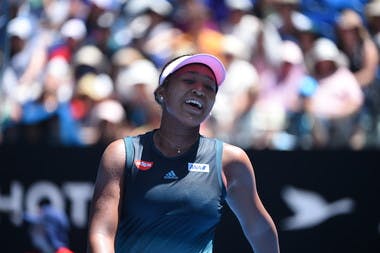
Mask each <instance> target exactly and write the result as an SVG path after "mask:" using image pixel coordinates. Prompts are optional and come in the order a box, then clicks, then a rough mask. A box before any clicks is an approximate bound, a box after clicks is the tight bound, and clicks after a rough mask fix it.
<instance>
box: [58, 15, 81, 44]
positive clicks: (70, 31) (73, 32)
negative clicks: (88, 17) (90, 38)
mask: <svg viewBox="0 0 380 253" xmlns="http://www.w3.org/2000/svg"><path fill="white" fill-rule="evenodd" d="M86 33H87V29H86V25H85V23H84V21H83V20H81V19H78V18H73V19H70V20H68V21H66V22H65V23H64V24H63V25H62V28H61V34H62V35H63V36H64V37H67V38H73V39H75V40H81V39H83V38H84V37H85V36H86Z"/></svg>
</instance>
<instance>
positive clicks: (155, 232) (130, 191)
mask: <svg viewBox="0 0 380 253" xmlns="http://www.w3.org/2000/svg"><path fill="white" fill-rule="evenodd" d="M153 132H154V131H152V132H148V133H146V134H144V135H139V136H134V137H127V138H125V139H124V141H125V145H126V150H127V161H126V171H125V172H126V173H125V181H124V182H125V183H124V186H125V188H124V196H123V202H122V203H123V205H122V211H121V216H120V220H119V225H118V231H117V235H116V241H115V250H116V252H117V253H198V252H199V253H212V247H213V239H214V234H215V228H216V225H217V224H218V222H219V220H220V217H221V211H222V210H221V209H222V206H223V203H224V198H225V188H224V185H223V183H222V178H221V170H222V142H221V141H219V140H217V139H213V138H206V137H203V136H200V138H199V140H198V141H197V142H196V143H195V144H194V145H193V146H192V147H191V148H190V149H189V150H188V151H187V152H185V153H183V154H182V155H180V156H177V157H166V156H165V155H163V154H162V153H161V152H160V151H159V150H158V149H157V148H156V147H155V145H154V143H153Z"/></svg>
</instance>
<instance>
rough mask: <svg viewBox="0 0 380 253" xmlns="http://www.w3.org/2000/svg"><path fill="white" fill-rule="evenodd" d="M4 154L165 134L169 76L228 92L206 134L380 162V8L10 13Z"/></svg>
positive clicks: (134, 7) (170, 3)
mask: <svg viewBox="0 0 380 253" xmlns="http://www.w3.org/2000/svg"><path fill="white" fill-rule="evenodd" d="M0 9H1V12H0V15H1V16H0V35H1V36H0V68H1V69H0V145H6V144H47V145H55V146H69V147H73V146H91V145H104V144H108V143H109V142H110V141H112V140H114V139H116V138H120V137H123V136H126V135H131V134H138V133H142V132H145V131H147V130H148V129H152V128H155V127H158V126H159V119H160V108H159V106H158V105H157V104H156V102H155V101H154V97H153V90H154V89H155V87H156V85H157V82H158V75H159V73H160V70H161V68H162V67H163V65H164V64H165V63H166V62H167V61H168V60H170V59H172V58H173V57H175V56H178V55H182V54H187V53H196V52H202V53H211V54H214V55H216V56H218V57H219V58H220V59H221V60H222V61H223V62H224V64H225V66H226V70H227V78H226V80H225V82H224V84H223V85H222V86H221V87H220V89H219V91H218V95H217V99H216V104H215V107H214V109H213V111H212V113H211V114H210V116H209V118H208V119H207V120H206V121H205V122H204V123H203V124H202V126H201V127H202V129H201V131H202V133H203V134H205V135H208V136H215V137H218V138H220V139H222V140H224V141H228V142H230V143H233V144H237V145H239V146H241V147H243V148H254V149H274V150H295V149H301V150H311V149H342V148H343V149H354V150H363V149H372V148H375V149H376V148H380V63H379V50H380V0H373V1H366V0H324V1H317V0H256V1H253V0H8V1H5V2H4V3H2V4H1V6H0Z"/></svg>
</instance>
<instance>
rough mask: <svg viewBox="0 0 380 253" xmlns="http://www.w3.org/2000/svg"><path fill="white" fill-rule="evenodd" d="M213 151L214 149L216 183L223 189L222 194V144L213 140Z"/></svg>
mask: <svg viewBox="0 0 380 253" xmlns="http://www.w3.org/2000/svg"><path fill="white" fill-rule="evenodd" d="M215 146H216V147H215V149H216V170H217V172H218V181H219V184H220V186H221V187H222V189H223V192H225V186H224V184H223V180H222V170H223V168H222V166H223V164H222V157H223V142H222V141H221V140H219V139H215Z"/></svg>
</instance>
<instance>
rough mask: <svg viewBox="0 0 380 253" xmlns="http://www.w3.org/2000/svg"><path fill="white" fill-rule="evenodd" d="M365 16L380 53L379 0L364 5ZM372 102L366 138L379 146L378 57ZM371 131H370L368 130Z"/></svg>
mask: <svg viewBox="0 0 380 253" xmlns="http://www.w3.org/2000/svg"><path fill="white" fill-rule="evenodd" d="M365 13H366V17H367V20H368V31H369V33H370V36H371V38H372V39H373V41H374V42H375V44H376V47H377V51H378V54H379V55H380V1H379V0H374V1H371V2H369V3H368V4H367V5H366V12H365ZM367 96H368V97H369V98H370V101H371V102H372V110H373V111H372V112H373V113H372V115H370V116H371V122H372V128H371V129H372V130H373V131H372V134H371V133H370V134H369V137H368V139H369V140H373V143H372V146H374V147H376V146H380V57H379V59H378V62H377V67H376V75H375V80H374V82H373V84H372V86H371V91H370V92H369V93H368V95H367ZM370 132H371V131H370Z"/></svg>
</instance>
